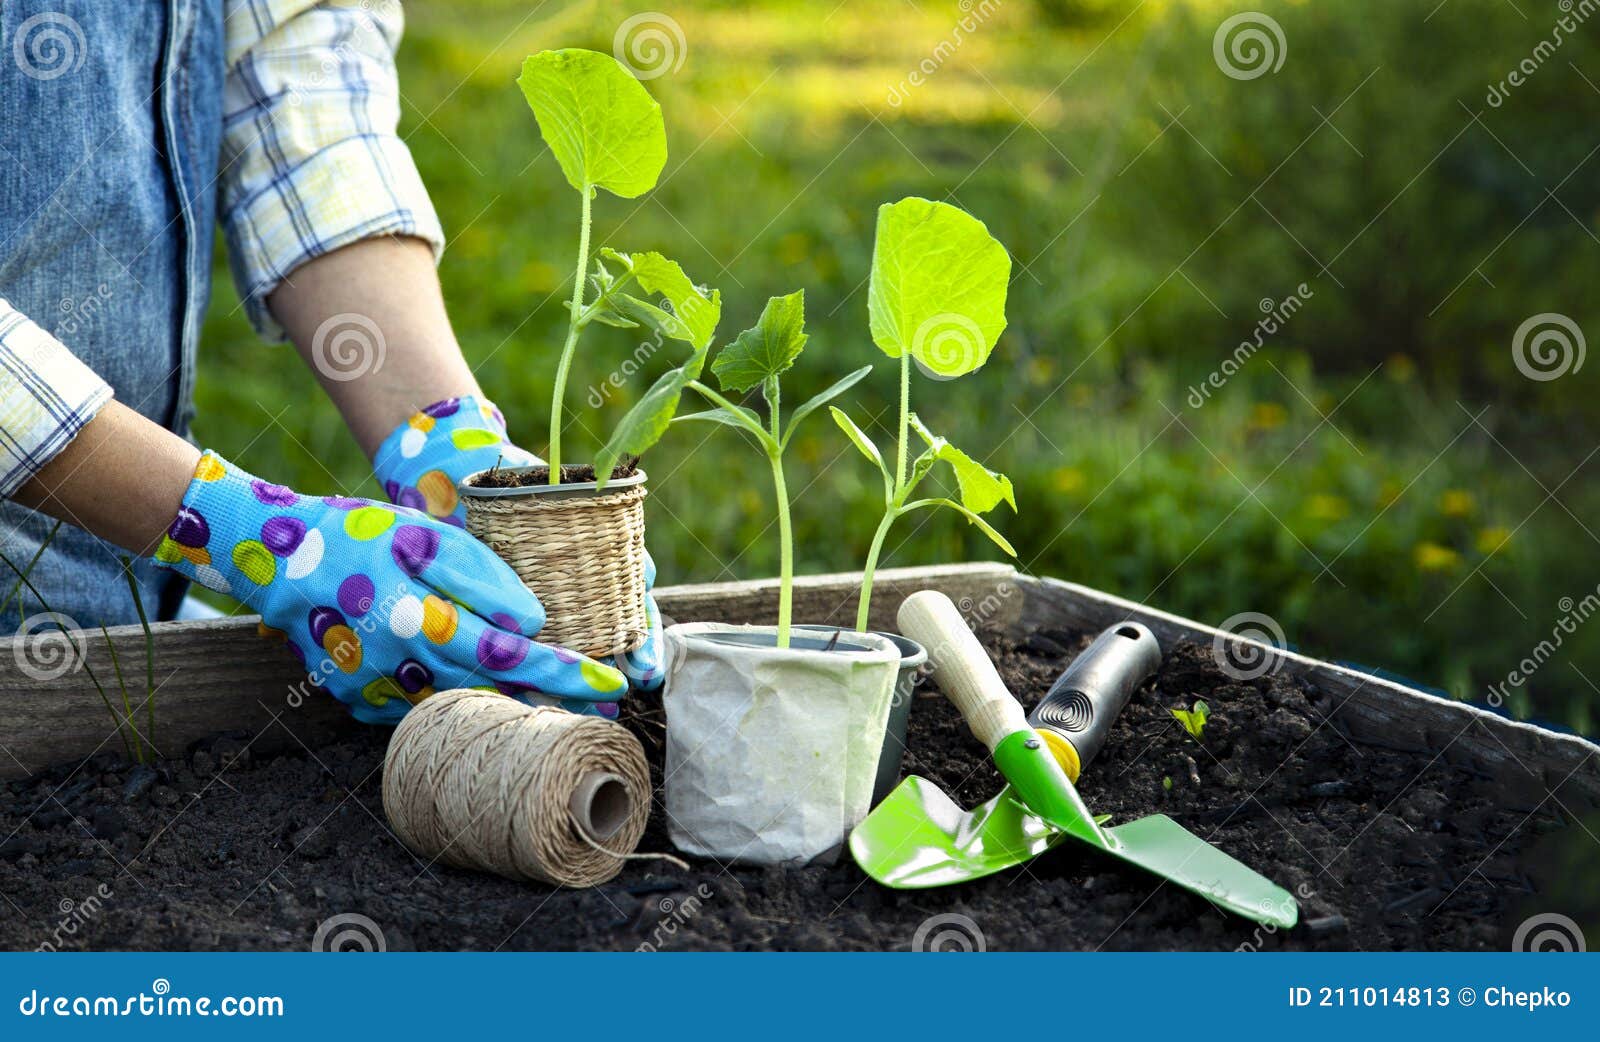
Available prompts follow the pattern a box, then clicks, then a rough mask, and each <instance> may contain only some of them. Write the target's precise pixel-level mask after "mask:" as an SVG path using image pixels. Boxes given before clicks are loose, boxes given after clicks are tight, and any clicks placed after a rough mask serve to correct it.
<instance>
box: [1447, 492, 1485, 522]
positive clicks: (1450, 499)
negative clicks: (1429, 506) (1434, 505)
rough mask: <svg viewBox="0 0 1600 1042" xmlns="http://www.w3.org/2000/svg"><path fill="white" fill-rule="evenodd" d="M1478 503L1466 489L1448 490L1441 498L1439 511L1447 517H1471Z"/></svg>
mask: <svg viewBox="0 0 1600 1042" xmlns="http://www.w3.org/2000/svg"><path fill="white" fill-rule="evenodd" d="M1477 506H1478V501H1477V500H1476V499H1474V498H1472V493H1471V492H1468V491H1467V490H1466V489H1464V488H1447V489H1445V490H1444V493H1443V494H1442V495H1440V496H1439V510H1440V512H1441V513H1443V514H1444V516H1445V517H1470V516H1471V514H1472V512H1473V511H1474V510H1476V509H1477Z"/></svg>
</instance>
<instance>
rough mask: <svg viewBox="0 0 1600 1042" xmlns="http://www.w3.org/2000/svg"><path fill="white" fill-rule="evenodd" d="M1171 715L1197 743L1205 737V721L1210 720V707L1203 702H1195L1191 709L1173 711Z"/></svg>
mask: <svg viewBox="0 0 1600 1042" xmlns="http://www.w3.org/2000/svg"><path fill="white" fill-rule="evenodd" d="M1171 713H1172V715H1173V716H1174V717H1176V718H1177V720H1178V723H1180V724H1182V725H1183V729H1184V730H1185V731H1187V732H1189V737H1190V738H1193V739H1194V740H1195V741H1197V742H1198V741H1200V740H1201V739H1203V738H1204V737H1205V733H1206V721H1207V720H1209V719H1210V718H1211V707H1210V706H1208V705H1206V704H1205V702H1203V701H1201V702H1196V703H1195V704H1194V708H1193V709H1173V710H1171Z"/></svg>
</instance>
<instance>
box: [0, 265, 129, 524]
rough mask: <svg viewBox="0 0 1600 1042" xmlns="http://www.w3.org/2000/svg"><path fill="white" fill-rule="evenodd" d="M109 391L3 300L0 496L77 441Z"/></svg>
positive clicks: (0, 301)
mask: <svg viewBox="0 0 1600 1042" xmlns="http://www.w3.org/2000/svg"><path fill="white" fill-rule="evenodd" d="M110 400H111V388H110V386H108V385H107V384H106V382H105V381H104V380H102V379H100V377H98V376H96V375H95V374H94V372H93V371H92V370H91V369H90V368H89V367H88V366H86V365H84V364H83V363H82V362H80V361H78V359H77V358H76V357H74V356H73V354H72V352H71V351H68V350H67V349H66V348H65V347H63V346H62V344H61V341H59V340H57V339H56V338H55V337H53V336H51V335H50V334H49V333H46V332H45V331H44V330H43V329H40V328H39V327H38V326H37V325H35V324H34V323H33V322H32V321H31V320H29V318H28V317H27V316H26V315H24V314H23V313H22V312H20V311H18V310H16V309H15V308H13V307H12V306H11V305H10V304H8V303H7V302H6V300H5V298H3V297H0V496H10V495H11V494H12V493H13V492H15V491H16V490H17V489H18V488H19V487H21V486H22V485H23V484H24V483H25V482H26V481H27V480H28V479H29V478H31V477H33V476H34V475H35V474H37V473H38V472H39V468H41V467H43V466H44V465H45V464H46V463H48V462H50V460H51V458H52V457H54V456H55V454H56V453H58V452H60V451H61V450H62V449H63V448H65V447H66V445H67V442H69V441H71V440H72V439H73V438H75V437H77V435H78V432H79V431H81V430H83V428H84V425H85V424H87V423H88V422H89V421H90V420H92V419H94V415H95V413H97V412H99V411H100V407H101V406H102V405H104V404H105V403H106V402H108V401H110Z"/></svg>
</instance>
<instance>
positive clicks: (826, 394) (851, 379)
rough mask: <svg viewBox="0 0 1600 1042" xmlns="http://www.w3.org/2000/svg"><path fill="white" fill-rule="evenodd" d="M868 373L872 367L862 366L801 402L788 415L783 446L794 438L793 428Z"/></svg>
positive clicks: (864, 377)
mask: <svg viewBox="0 0 1600 1042" xmlns="http://www.w3.org/2000/svg"><path fill="white" fill-rule="evenodd" d="M870 372H872V366H870V365H864V366H862V367H861V368H860V369H857V370H856V371H855V372H853V373H851V374H850V375H848V376H846V377H844V378H843V379H842V380H838V381H836V382H835V383H834V384H833V386H831V387H829V388H827V389H826V390H824V391H820V392H818V393H817V394H816V395H814V396H812V397H811V398H808V399H806V400H805V401H804V402H802V403H801V404H800V406H799V407H798V408H796V409H795V411H794V412H793V413H791V414H790V415H789V429H788V430H787V431H785V432H784V434H783V444H785V445H787V444H789V439H790V438H791V437H793V436H794V432H795V428H797V427H799V426H800V421H801V420H803V419H805V418H806V417H807V416H810V415H811V414H812V413H814V412H816V411H817V410H818V409H820V408H822V407H823V406H824V405H827V404H828V403H829V402H831V401H833V400H834V399H835V398H837V397H839V396H840V395H841V394H843V393H844V392H846V391H848V390H849V389H850V388H852V387H854V386H855V385H856V384H858V383H860V382H861V381H862V380H864V379H866V376H867V374H868V373H870Z"/></svg>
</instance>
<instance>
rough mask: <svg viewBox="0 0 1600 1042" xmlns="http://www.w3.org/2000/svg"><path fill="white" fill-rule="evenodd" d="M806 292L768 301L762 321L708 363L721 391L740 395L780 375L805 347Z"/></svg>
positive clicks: (763, 310) (798, 292)
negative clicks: (735, 392)
mask: <svg viewBox="0 0 1600 1042" xmlns="http://www.w3.org/2000/svg"><path fill="white" fill-rule="evenodd" d="M805 312H806V291H805V290H803V289H797V290H795V291H794V292H793V293H790V294H788V295H787V296H783V297H769V298H767V306H766V307H764V308H762V309H761V318H760V319H758V320H757V321H756V324H755V325H754V326H751V327H750V328H749V329H747V330H745V331H744V332H743V333H740V334H739V335H738V337H736V338H735V339H734V341H733V343H731V344H729V345H728V346H727V347H725V348H723V349H722V352H721V354H719V355H717V360H716V361H715V362H712V363H711V371H712V372H713V373H715V374H716V377H717V383H719V384H721V385H722V389H723V390H724V391H738V392H740V393H743V392H745V391H748V390H750V388H752V387H757V386H760V385H761V384H762V383H764V382H765V381H766V380H768V379H769V378H771V377H774V376H777V375H779V374H780V373H783V372H784V371H785V370H787V369H788V368H789V367H790V366H792V365H794V360H795V359H796V358H799V357H800V352H801V350H802V349H804V347H805V346H806V332H805V324H806V314H805Z"/></svg>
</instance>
